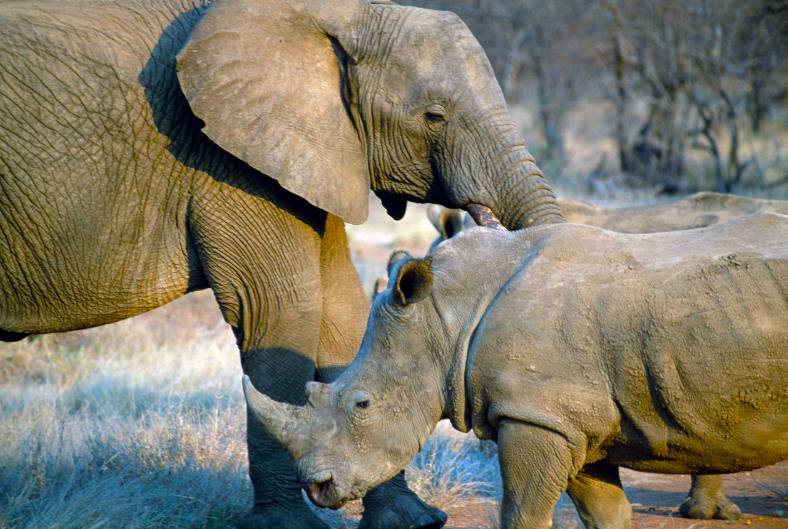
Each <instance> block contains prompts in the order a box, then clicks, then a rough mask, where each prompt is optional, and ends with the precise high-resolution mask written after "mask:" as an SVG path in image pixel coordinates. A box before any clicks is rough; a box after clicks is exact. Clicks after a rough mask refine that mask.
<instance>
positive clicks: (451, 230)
mask: <svg viewBox="0 0 788 529" xmlns="http://www.w3.org/2000/svg"><path fill="white" fill-rule="evenodd" d="M558 203H559V205H560V206H561V210H562V211H563V213H564V217H565V218H566V220H567V222H572V223H575V224H587V225H589V226H598V227H600V228H605V229H608V230H613V231H618V232H621V233H657V232H662V231H678V230H689V229H695V228H703V227H707V226H712V225H714V224H719V223H721V222H726V221H729V220H733V219H737V218H741V217H744V216H746V215H749V214H751V213H756V212H773V213H780V214H783V215H785V214H788V202H786V201H783V200H764V199H757V198H750V197H743V196H737V195H729V194H722V193H712V192H705V191H704V192H700V193H695V194H694V195H691V196H688V197H685V198H683V199H681V200H677V201H675V202H669V203H665V204H656V205H649V206H630V207H623V208H622V207H600V206H595V205H593V204H590V203H588V202H585V201H579V200H571V199H566V198H559V199H558ZM427 216H428V218H429V220H430V222H431V223H432V225H433V226H434V227H435V229H436V230H437V232H438V237H437V238H436V239H435V241H434V242H433V243H432V245H431V246H430V249H433V248H435V247H436V246H437V245H438V244H440V243H441V242H443V241H445V240H446V239H450V238H451V237H453V236H455V235H456V234H458V233H459V232H461V231H463V230H466V229H469V228H471V227H474V226H476V223H475V222H474V221H473V219H472V218H471V217H470V216H469V215H468V213H467V212H465V211H463V210H459V209H449V208H445V207H442V206H438V205H435V204H433V205H431V206H430V207H429V209H428V211H427ZM387 284H388V283H387V281H385V280H384V279H382V278H378V279H377V282H376V283H375V288H374V293H373V298H374V296H375V295H377V294H379V293H380V292H383V291H384V290H385V289H386V286H387ZM679 511H680V512H681V514H682V515H683V516H686V517H688V518H696V519H711V518H719V519H727V520H736V519H738V518H741V510H740V509H739V507H738V506H737V505H736V504H735V503H733V502H732V501H731V500H730V499H728V498H727V497H726V496H725V495H724V494H723V492H722V478H721V477H720V476H718V475H702V476H701V475H696V476H692V487H691V489H690V491H689V494H688V495H687V498H686V499H685V500H684V501H683V502H682V503H681V505H680V506H679Z"/></svg>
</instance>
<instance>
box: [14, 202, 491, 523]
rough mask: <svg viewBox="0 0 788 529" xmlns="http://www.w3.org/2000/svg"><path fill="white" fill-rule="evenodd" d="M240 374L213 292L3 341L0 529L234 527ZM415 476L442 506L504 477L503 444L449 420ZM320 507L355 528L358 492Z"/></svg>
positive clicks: (238, 506)
mask: <svg viewBox="0 0 788 529" xmlns="http://www.w3.org/2000/svg"><path fill="white" fill-rule="evenodd" d="M422 218H423V217H422ZM414 220H415V219H414ZM384 222H385V221H384ZM392 222H393V221H392ZM420 229H422V230H423V231H424V232H425V239H426V240H427V242H429V238H427V237H426V229H431V228H429V226H427V228H424V226H422V228H420ZM397 242H398V241H396V240H392V241H391V244H392V245H393V244H396V243H397ZM409 244H411V247H416V246H417V244H416V243H413V242H412V241H409ZM387 253H388V250H387V249H386V250H385V251H384V252H383V254H382V255H384V258H385V255H387ZM373 265H374V266H378V265H379V263H373ZM373 280H374V278H373ZM240 378H241V368H240V361H239V355H238V352H237V349H236V346H235V341H234V338H233V336H232V333H231V332H230V330H229V328H228V326H227V325H226V324H224V323H223V322H222V321H221V316H220V313H219V310H218V307H217V306H216V303H215V302H214V300H213V296H212V294H211V293H210V292H200V293H196V294H193V295H189V296H186V297H185V298H182V299H180V300H178V301H176V302H174V303H171V304H170V305H168V306H166V307H163V308H162V309H158V310H156V311H153V312H151V313H148V314H144V315H142V316H139V317H137V318H133V319H131V320H127V321H124V322H120V323H117V324H114V325H110V326H105V327H100V328H96V329H89V330H86V331H79V332H73V333H66V334H60V335H47V336H40V337H34V338H32V339H27V340H24V341H22V342H18V343H13V344H0V529H11V528H13V529H28V528H29V529H34V528H35V529H45V528H58V529H71V528H73V529H93V528H99V527H106V528H113V529H114V528H137V527H139V528H143V527H144V528H152V529H153V528H223V527H231V526H232V525H233V523H234V522H235V520H236V519H237V518H238V516H239V515H240V514H241V513H242V512H243V511H244V510H245V509H247V508H248V506H249V503H250V501H251V486H250V484H249V480H248V478H247V476H246V471H247V460H246V458H247V455H246V443H245V433H244V429H245V426H244V425H245V413H244V407H243V397H242V394H241V390H240ZM407 476H408V479H409V480H410V481H411V483H412V485H413V488H414V489H415V490H416V491H417V492H418V493H419V494H420V495H421V497H422V498H425V500H427V501H428V502H430V503H432V504H434V505H436V506H439V507H447V506H451V505H453V504H456V503H457V502H458V501H467V500H468V499H471V498H477V497H478V498H483V499H489V498H493V497H495V496H496V495H497V494H498V493H499V490H500V478H499V477H498V468H497V460H496V457H495V451H494V445H493V446H492V449H491V448H490V447H489V446H487V447H484V448H483V449H481V448H480V445H479V442H478V441H477V440H476V439H475V438H473V437H472V436H471V437H468V436H461V435H459V434H457V432H453V431H451V428H450V427H448V425H440V426H439V428H438V431H437V432H436V434H435V436H433V438H432V439H431V441H430V442H429V443H428V445H427V446H426V447H425V450H424V452H422V453H421V454H419V455H418V456H417V457H416V459H415V460H414V462H413V463H412V464H411V466H410V467H409V468H408V471H407ZM319 514H320V515H321V516H322V517H323V518H324V519H325V520H326V521H327V522H329V523H330V525H331V526H332V527H335V528H352V527H355V526H356V525H357V520H358V519H359V517H360V514H361V505H360V502H354V503H352V504H350V505H349V506H347V507H345V508H344V509H342V510H341V511H338V512H333V511H328V510H320V511H319ZM496 523H497V522H496ZM483 527H484V526H483ZM490 527H493V526H490Z"/></svg>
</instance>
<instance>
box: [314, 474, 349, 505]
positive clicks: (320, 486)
mask: <svg viewBox="0 0 788 529" xmlns="http://www.w3.org/2000/svg"><path fill="white" fill-rule="evenodd" d="M305 482H306V483H305V485H304V490H305V491H306V495H307V496H309V499H310V501H311V502H312V503H314V504H315V505H317V506H318V507H328V508H330V509H340V508H342V507H343V506H344V505H345V504H346V503H347V502H348V500H349V499H350V497H349V495H348V494H345V493H342V492H341V491H340V490H339V487H338V486H337V483H336V481H335V480H334V476H333V474H332V473H331V471H330V470H324V471H322V472H318V473H316V474H313V475H311V476H310V477H309V478H308V479H306V480H305Z"/></svg>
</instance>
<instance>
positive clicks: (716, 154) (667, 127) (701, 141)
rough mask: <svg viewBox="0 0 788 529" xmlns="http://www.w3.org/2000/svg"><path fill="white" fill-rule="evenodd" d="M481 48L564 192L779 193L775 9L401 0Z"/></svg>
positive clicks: (567, 0)
mask: <svg viewBox="0 0 788 529" xmlns="http://www.w3.org/2000/svg"><path fill="white" fill-rule="evenodd" d="M408 3H412V4H414V5H420V6H426V7H433V8H440V9H449V10H452V11H455V12H456V13H458V14H459V15H460V16H461V17H462V18H463V20H464V21H465V22H466V23H467V24H468V26H469V27H470V28H471V30H472V31H473V32H474V34H475V35H476V36H477V38H478V39H479V40H480V42H481V43H482V45H483V46H484V48H485V50H486V52H487V55H488V56H489V58H490V62H491V63H492V65H493V68H494V70H495V72H496V74H497V76H498V79H499V82H500V84H501V87H502V88H503V90H504V93H505V94H506V97H507V100H508V101H509V103H510V106H512V107H515V108H516V107H520V108H522V109H526V110H525V111H523V112H522V113H521V115H520V117H521V119H522V132H523V135H524V136H525V138H526V140H527V142H528V144H529V147H530V148H531V150H532V151H533V152H534V154H535V155H536V159H537V161H538V162H539V164H540V166H541V167H542V169H543V170H544V171H545V173H546V174H548V175H549V177H550V178H551V180H552V181H553V182H554V183H556V184H557V185H558V187H559V188H560V189H563V190H564V191H567V192H570V193H573V194H580V195H585V194H600V193H601V194H619V195H625V194H626V192H625V191H626V190H632V189H634V190H638V191H641V192H646V193H650V194H655V193H661V192H662V193H683V194H686V193H691V192H694V191H699V190H709V191H721V192H737V193H748V194H758V195H763V196H774V197H785V196H788V158H786V152H785V145H786V140H787V139H788V3H786V2H785V0H745V1H737V2H734V1H729V0H720V1H708V0H633V1H622V0H591V1H581V0H561V1H558V2H552V1H548V0H411V1H410V2H408Z"/></svg>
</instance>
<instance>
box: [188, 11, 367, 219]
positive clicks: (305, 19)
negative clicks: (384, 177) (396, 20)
mask: <svg viewBox="0 0 788 529" xmlns="http://www.w3.org/2000/svg"><path fill="white" fill-rule="evenodd" d="M368 9H370V4H369V2H368V1H367V0H317V1H315V0H284V1H283V0H217V1H216V2H215V3H213V4H212V5H211V6H210V7H209V8H208V10H207V11H206V13H205V15H204V16H203V18H202V20H201V21H200V22H199V23H198V24H197V26H196V27H195V28H194V30H193V31H192V33H191V35H190V37H189V40H188V41H187V43H186V45H185V46H184V48H183V49H182V50H181V51H180V53H179V54H178V80H179V81H180V84H181V88H182V89H183V93H184V95H185V96H186V99H188V101H189V104H190V106H191V108H192V111H193V112H194V113H195V115H197V117H199V118H200V119H202V120H203V121H204V122H205V128H204V132H205V134H206V135H207V136H208V137H209V138H211V140H213V141H214V142H216V143H217V144H218V145H219V146H220V147H222V148H223V149H225V150H226V151H229V152H230V153H232V154H233V155H235V156H236V157H238V158H240V159H241V160H243V161H245V162H246V163H248V164H249V165H250V166H252V167H254V168H255V169H257V170H259V171H261V172H262V173H264V174H266V175H268V176H270V177H271V178H274V179H276V180H278V181H279V183H280V184H281V185H282V187H284V188H285V189H287V190H289V191H291V192H293V193H295V194H297V195H299V196H301V197H303V198H305V199H306V200H307V201H309V202H310V203H312V204H314V205H315V206H317V207H319V208H321V209H323V210H325V211H328V212H329V213H333V214H334V215H336V216H338V217H340V218H342V219H343V220H345V221H347V222H350V223H353V224H360V223H362V222H364V221H365V220H366V218H367V211H368V199H369V188H370V183H369V169H368V166H367V159H366V155H365V153H364V149H363V146H362V143H361V141H360V139H359V135H358V134H357V132H356V129H355V126H354V120H353V117H352V115H351V112H350V105H352V104H353V102H352V98H353V95H352V89H351V87H350V86H349V82H348V77H347V66H348V64H350V63H352V62H353V60H354V59H353V57H354V56H355V55H357V54H358V50H357V49H356V48H357V45H358V39H359V37H358V35H357V32H359V31H360V29H361V28H362V26H363V20H364V19H365V17H366V16H367V15H366V13H367V10H368Z"/></svg>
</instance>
